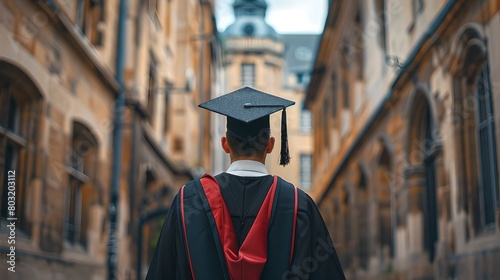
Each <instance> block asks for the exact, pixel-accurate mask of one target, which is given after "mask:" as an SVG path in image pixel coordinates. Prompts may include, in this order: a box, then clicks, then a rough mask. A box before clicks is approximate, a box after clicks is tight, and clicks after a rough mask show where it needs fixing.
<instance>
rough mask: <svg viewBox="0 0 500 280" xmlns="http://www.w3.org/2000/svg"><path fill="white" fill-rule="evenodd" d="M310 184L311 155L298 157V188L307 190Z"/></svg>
mask: <svg viewBox="0 0 500 280" xmlns="http://www.w3.org/2000/svg"><path fill="white" fill-rule="evenodd" d="M311 183H312V155H311V154H301V155H300V186H301V187H302V189H304V190H309V189H310V188H311Z"/></svg>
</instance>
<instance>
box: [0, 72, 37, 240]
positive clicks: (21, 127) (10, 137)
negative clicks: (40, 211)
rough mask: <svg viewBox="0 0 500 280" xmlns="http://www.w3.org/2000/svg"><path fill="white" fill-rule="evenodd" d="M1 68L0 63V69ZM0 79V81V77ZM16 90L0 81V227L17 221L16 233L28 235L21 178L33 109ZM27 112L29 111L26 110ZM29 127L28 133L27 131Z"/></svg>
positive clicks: (25, 165)
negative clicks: (21, 231) (12, 208)
mask: <svg viewBox="0 0 500 280" xmlns="http://www.w3.org/2000/svg"><path fill="white" fill-rule="evenodd" d="M2 66H3V65H2V64H1V63H0V67H2ZM0 78H2V77H1V76H0ZM20 93H21V92H20V90H19V88H14V87H12V86H11V85H10V84H9V83H4V82H2V81H1V79H0V187H1V189H0V190H1V192H0V196H1V197H0V199H1V200H0V209H1V211H0V219H1V222H0V225H1V226H2V227H4V223H6V222H7V219H8V218H14V217H15V218H17V219H18V221H19V223H18V224H20V229H22V230H24V231H25V232H26V231H29V228H28V227H29V225H28V224H27V219H24V218H23V216H24V207H25V199H24V197H25V195H26V191H25V186H26V182H25V175H26V172H27V168H28V161H27V160H28V158H27V157H28V156H27V152H29V151H27V148H28V146H29V145H30V144H32V143H30V141H29V139H30V138H29V133H30V132H31V129H34V127H33V124H32V123H30V122H31V120H32V117H33V115H32V112H33V108H30V105H31V104H30V103H29V100H26V96H27V94H25V93H24V92H22V94H20ZM30 109H31V110H30ZM30 127H31V129H30ZM12 178H15V191H16V193H15V196H12V194H11V193H9V187H11V189H10V191H12V181H11V180H12ZM12 199H15V205H16V207H15V211H14V212H11V211H10V210H9V208H8V207H9V202H10V203H11V204H12V203H13V200H12Z"/></svg>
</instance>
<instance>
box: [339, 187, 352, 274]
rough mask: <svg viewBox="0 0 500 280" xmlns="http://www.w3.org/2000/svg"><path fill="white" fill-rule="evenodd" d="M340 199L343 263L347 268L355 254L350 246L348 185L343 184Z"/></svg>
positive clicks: (349, 196) (350, 213) (349, 197)
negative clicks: (343, 249)
mask: <svg viewBox="0 0 500 280" xmlns="http://www.w3.org/2000/svg"><path fill="white" fill-rule="evenodd" d="M341 199H342V201H341V203H342V214H343V218H342V220H343V225H342V230H343V231H344V248H345V254H344V259H343V261H344V263H343V265H344V266H345V267H347V268H348V267H350V266H351V265H352V261H353V257H354V255H355V252H354V250H353V248H352V245H353V244H352V243H353V239H352V238H351V237H352V229H351V226H352V224H351V222H352V218H353V217H352V210H351V209H352V207H351V193H350V188H349V185H344V187H343V189H342V192H341Z"/></svg>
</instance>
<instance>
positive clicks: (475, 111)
mask: <svg viewBox="0 0 500 280" xmlns="http://www.w3.org/2000/svg"><path fill="white" fill-rule="evenodd" d="M458 38H459V39H458V41H457V42H456V46H455V47H456V48H455V54H456V57H455V60H454V61H453V62H454V64H452V66H451V67H452V68H454V72H455V83H454V94H453V97H454V100H453V107H454V110H453V113H454V116H453V120H454V129H455V135H456V137H455V138H456V141H457V145H456V147H457V150H456V153H457V155H464V159H463V160H461V161H458V162H457V168H458V170H457V171H458V172H457V174H458V177H459V178H458V182H459V188H460V190H461V192H460V194H461V199H460V202H459V203H460V206H461V207H462V208H463V209H464V210H465V211H467V212H469V213H470V214H471V216H470V221H471V224H472V225H473V228H472V231H473V233H475V234H478V233H480V232H482V231H485V230H489V229H494V228H495V210H496V208H497V207H498V206H497V203H498V202H497V201H498V192H499V190H498V188H499V184H498V183H499V182H498V160H497V149H496V139H495V116H494V111H493V102H492V89H491V80H490V79H491V77H490V71H489V65H488V52H487V48H486V43H485V39H484V38H483V37H482V35H481V34H480V32H479V31H478V30H477V29H475V28H474V27H468V28H465V30H464V31H463V32H462V33H461V35H460V36H459V37H458Z"/></svg>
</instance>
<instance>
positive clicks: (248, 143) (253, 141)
mask: <svg viewBox="0 0 500 280" xmlns="http://www.w3.org/2000/svg"><path fill="white" fill-rule="evenodd" d="M270 137H271V130H270V129H269V128H264V129H261V130H260V131H259V134H258V135H255V136H249V137H247V139H245V140H243V139H242V138H241V137H238V136H236V135H235V134H234V133H232V132H231V131H227V132H226V138H227V142H228V144H229V147H230V148H231V151H232V152H233V154H234V155H236V156H239V157H254V156H258V157H259V156H264V155H265V152H266V147H267V144H268V143H269V138H270Z"/></svg>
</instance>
